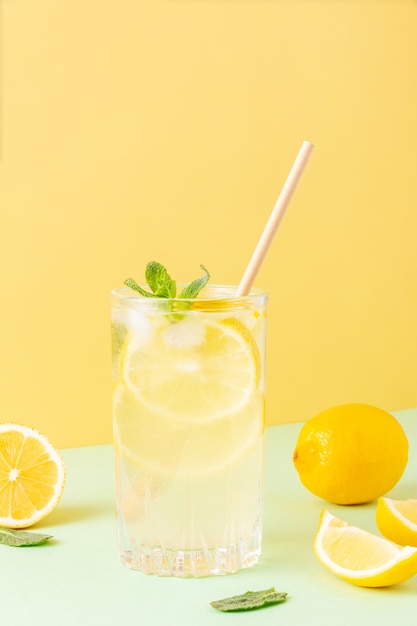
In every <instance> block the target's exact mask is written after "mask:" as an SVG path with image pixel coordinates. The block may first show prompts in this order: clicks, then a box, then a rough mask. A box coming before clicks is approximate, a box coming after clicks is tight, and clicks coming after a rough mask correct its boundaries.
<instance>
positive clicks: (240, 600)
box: [210, 587, 288, 611]
mask: <svg viewBox="0 0 417 626" xmlns="http://www.w3.org/2000/svg"><path fill="white" fill-rule="evenodd" d="M287 595H288V594H287V593H285V592H280V591H276V590H275V587H271V588H270V589H265V590H264V591H247V592H246V593H243V594H242V595H240V596H232V597H231V598H224V599H223V600H215V601H213V602H210V604H211V606H212V607H213V608H215V609H217V610H219V611H248V610H251V609H259V608H261V607H263V606H268V605H270V604H279V603H280V602H284V600H286V598H287Z"/></svg>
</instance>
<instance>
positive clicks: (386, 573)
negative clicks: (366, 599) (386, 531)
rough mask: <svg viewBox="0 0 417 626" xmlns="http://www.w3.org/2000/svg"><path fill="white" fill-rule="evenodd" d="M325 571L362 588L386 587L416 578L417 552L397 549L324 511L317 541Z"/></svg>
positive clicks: (404, 548) (320, 559)
mask: <svg viewBox="0 0 417 626" xmlns="http://www.w3.org/2000/svg"><path fill="white" fill-rule="evenodd" d="M314 552H315V554H316V557H317V558H318V560H319V561H320V563H321V564H322V565H324V567H326V568H327V569H328V570H329V571H331V572H333V574H336V576H339V577H340V578H343V579H344V580H347V581H348V582H350V583H353V584H354V585H359V586H360V587H386V586H389V585H396V584H398V583H401V582H404V581H405V580H408V579H409V578H411V577H412V576H415V575H416V574H417V548H413V547H410V546H398V545H396V544H395V543H392V542H391V541H388V539H384V538H383V537H378V536H377V535H374V534H372V533H369V532H367V531H366V530H363V529H361V528H357V527H356V526H352V525H350V524H348V523H347V522H345V521H343V520H341V519H339V518H338V517H335V516H334V515H332V514H331V513H329V511H327V510H326V509H324V510H323V511H322V513H321V517H320V524H319V528H318V531H317V534H316V537H315V540H314Z"/></svg>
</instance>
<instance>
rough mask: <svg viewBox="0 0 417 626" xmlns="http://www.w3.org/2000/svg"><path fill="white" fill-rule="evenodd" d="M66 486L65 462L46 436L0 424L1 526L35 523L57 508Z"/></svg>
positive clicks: (25, 525)
mask: <svg viewBox="0 0 417 626" xmlns="http://www.w3.org/2000/svg"><path fill="white" fill-rule="evenodd" d="M64 484H65V468H64V464H63V461H62V459H61V457H60V455H59V454H58V452H57V451H56V450H55V448H54V447H53V446H52V445H51V444H50V443H49V441H48V440H47V439H46V437H44V435H41V434H40V433H39V432H38V431H37V430H34V429H33V428H30V427H28V426H22V425H19V424H0V526H6V527H8V528H26V527H28V526H31V525H32V524H35V523H36V522H38V521H39V520H40V519H42V518H43V517H45V516H46V515H47V514H48V513H50V512H51V511H52V509H54V508H55V507H56V505H57V504H58V502H59V499H60V497H61V494H62V491H63V488H64Z"/></svg>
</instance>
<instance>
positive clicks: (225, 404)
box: [121, 313, 261, 422]
mask: <svg viewBox="0 0 417 626" xmlns="http://www.w3.org/2000/svg"><path fill="white" fill-rule="evenodd" d="M121 370H122V380H123V381H124V383H125V385H126V387H127V388H128V389H129V390H130V391H131V392H132V393H133V394H134V395H135V396H136V398H137V400H138V401H139V402H140V403H141V404H142V405H143V406H144V407H146V408H147V409H149V410H151V411H152V412H154V413H159V414H161V415H163V416H165V417H170V418H173V419H176V420H182V421H190V420H192V421H193V422H196V421H199V422H205V421H212V420H214V419H217V418H221V417H224V416H226V415H230V414H232V413H236V412H238V411H241V410H242V409H243V408H244V407H245V405H246V404H247V403H248V402H249V401H250V400H251V398H252V396H253V394H254V391H255V389H256V388H257V386H258V384H259V381H260V375H261V359H260V354H259V348H258V345H257V343H256V341H255V339H254V338H253V336H252V334H251V333H250V331H249V330H248V329H247V328H246V326H245V325H244V324H243V323H242V322H241V321H240V320H238V319H236V318H226V319H214V318H213V317H212V316H210V315H207V316H202V315H201V314H198V313H197V314H196V316H192V315H187V316H186V317H184V318H180V319H178V320H176V321H167V322H166V323H165V324H162V325H156V326H155V328H154V333H153V335H152V338H151V340H150V341H148V342H147V343H146V344H145V345H144V344H143V341H141V340H139V339H136V338H135V337H134V336H132V335H128V336H127V338H126V341H125V352H124V354H123V355H122V357H121Z"/></svg>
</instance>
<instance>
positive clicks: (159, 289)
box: [124, 261, 210, 299]
mask: <svg viewBox="0 0 417 626" xmlns="http://www.w3.org/2000/svg"><path fill="white" fill-rule="evenodd" d="M200 267H201V269H202V270H203V271H204V274H203V276H202V277H201V278H197V279H196V280H193V282H192V283H190V284H189V285H187V286H186V287H184V289H183V290H182V291H181V293H179V294H178V295H177V283H176V281H175V280H173V279H172V278H171V276H170V275H169V274H168V272H167V270H166V268H165V267H164V266H163V265H162V264H161V263H157V262H156V261H151V262H150V263H148V264H147V266H146V269H145V279H146V282H147V283H148V286H149V288H150V289H151V291H147V290H146V289H143V287H141V286H140V285H138V283H137V282H136V281H135V280H134V279H133V278H127V279H126V280H125V281H124V284H125V285H126V286H127V287H130V289H133V290H134V291H137V292H138V293H140V295H141V296H144V297H145V298H184V299H193V298H196V297H197V296H198V294H199V293H200V291H201V290H202V289H203V287H205V286H206V285H207V283H208V281H209V280H210V274H209V273H208V271H207V269H206V268H205V267H204V265H200Z"/></svg>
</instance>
